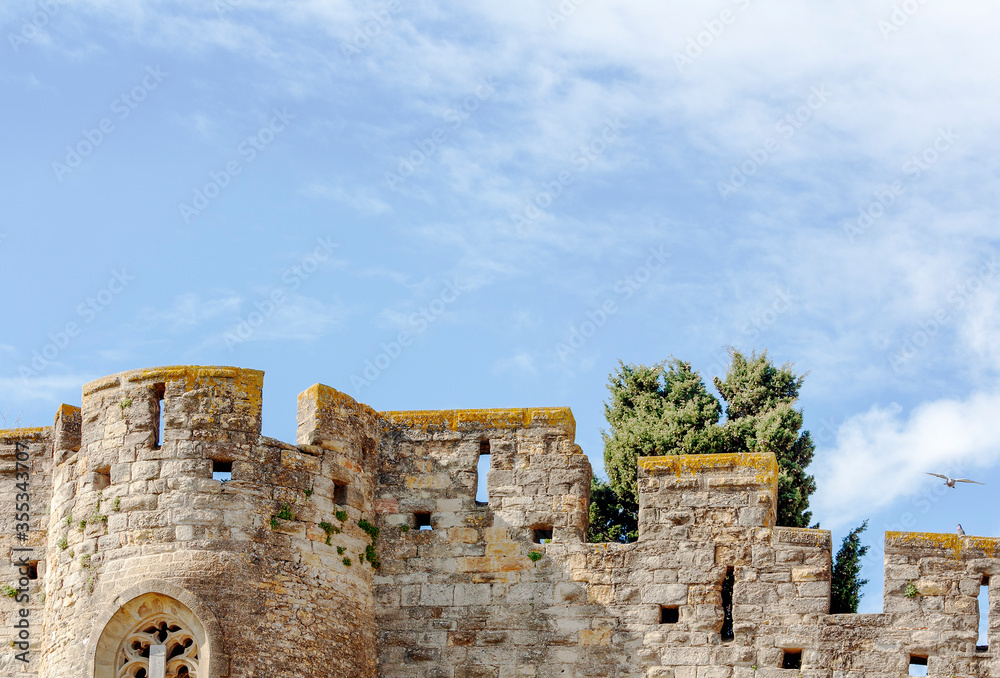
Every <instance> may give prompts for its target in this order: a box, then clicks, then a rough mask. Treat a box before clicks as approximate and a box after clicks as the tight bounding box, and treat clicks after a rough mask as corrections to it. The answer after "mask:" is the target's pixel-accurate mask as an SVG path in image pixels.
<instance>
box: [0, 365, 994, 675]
mask: <svg viewBox="0 0 1000 678" xmlns="http://www.w3.org/2000/svg"><path fill="white" fill-rule="evenodd" d="M262 385H263V374H262V373H260V372H258V371H254V370H241V369H238V368H230V367H190V366H188V367H165V368H154V369H150V370H134V371H131V372H125V373H121V374H118V375H112V376H110V377H106V378H103V379H99V380H96V381H94V382H91V383H89V384H87V385H85V386H84V388H83V397H82V407H80V408H76V407H71V406H69V405H64V406H62V407H60V408H59V410H58V412H57V414H56V418H55V423H54V426H53V427H51V428H45V429H18V430H13V431H0V483H3V485H0V492H2V493H4V494H3V496H7V497H10V498H11V499H12V500H13V498H14V497H15V495H16V492H15V488H14V487H13V482H14V480H15V477H14V474H15V473H16V471H17V465H16V461H17V455H18V453H19V451H20V450H22V449H23V450H25V452H24V453H23V455H22V456H24V455H27V456H30V464H31V470H30V473H31V476H32V488H33V490H32V491H33V493H34V494H33V505H32V509H31V525H30V528H31V529H30V531H29V532H28V536H27V544H28V545H30V546H31V547H32V549H33V552H34V553H36V554H37V560H38V561H40V562H39V565H38V575H39V578H38V580H37V582H35V583H33V584H30V585H27V588H28V590H29V591H30V594H31V595H30V601H29V602H28V603H26V604H27V607H28V608H29V610H30V614H32V615H35V617H34V618H35V619H36V620H38V624H37V625H36V626H35V627H33V628H34V629H35V633H36V635H34V636H33V638H32V643H33V645H32V647H33V652H32V655H33V659H32V662H31V663H30V664H29V665H28V667H27V668H28V669H29V670H28V671H27V672H23V671H22V672H20V673H18V675H24V676H26V677H27V676H37V677H38V678H55V677H57V676H58V677H59V678H62V676H66V675H81V674H82V675H83V676H85V677H86V678H121V676H120V675H119V673H120V669H121V666H122V665H121V664H120V663H119V662H120V661H122V657H124V656H125V655H122V654H120V651H121V652H123V651H124V650H120V648H122V647H124V646H123V645H122V643H123V642H124V638H126V637H130V636H129V634H132V633H139V634H140V635H141V633H144V632H145V631H143V628H145V627H143V628H139V627H138V626H137V624H140V622H141V621H142V619H146V618H148V619H159V620H170V621H169V623H170V624H175V625H176V626H177V628H178V629H184V633H187V634H189V635H188V636H185V637H189V638H190V639H191V643H192V644H190V645H189V646H188V647H187V649H176V648H175V653H174V654H172V655H168V657H167V669H168V673H169V674H170V675H172V676H173V675H175V674H176V671H177V670H179V667H180V666H181V664H183V663H184V662H188V663H187V664H185V666H187V667H188V669H189V671H188V675H189V676H194V675H197V676H199V677H200V676H205V677H208V676H212V677H215V676H219V677H222V676H234V677H240V678H244V677H245V678H251V677H252V676H261V675H268V676H279V677H284V676H300V675H310V676H338V677H339V676H345V677H346V676H352V677H353V676H376V675H378V676H383V677H385V678H390V677H397V676H398V677H404V676H405V677H407V678H432V677H434V678H436V677H439V676H444V677H447V678H461V677H473V676H475V677H483V676H490V677H491V678H513V677H515V676H517V677H520V676H534V677H537V678H540V677H545V676H558V677H559V678H574V677H589V676H613V677H615V678H626V677H627V678H631V677H633V676H635V677H639V676H651V677H656V678H751V677H753V678H762V677H766V676H773V677H776V678H777V677H779V676H786V675H795V674H793V673H790V672H789V670H788V669H783V668H781V665H782V663H783V662H784V661H786V660H787V661H792V662H794V663H796V664H797V665H800V667H801V668H800V669H799V670H798V671H797V672H796V673H797V674H798V675H802V676H808V677H816V678H821V677H822V678H859V677H861V676H866V677H871V678H890V677H892V678H895V677H896V676H900V675H905V673H906V671H907V668H908V665H909V661H910V658H911V656H915V657H926V658H927V663H928V668H929V670H930V674H929V675H944V676H951V675H954V676H963V677H964V678H984V677H986V676H1000V670H998V668H1000V667H998V661H1000V657H995V655H996V654H998V653H995V652H990V651H989V650H987V649H984V648H977V647H976V639H977V629H978V620H979V613H980V611H979V609H978V603H977V596H978V595H979V590H980V586H981V585H982V583H983V582H986V581H1000V558H998V555H1000V554H998V545H1000V540H997V539H994V538H985V537H974V536H967V537H958V536H956V535H933V534H922V533H893V532H890V533H888V534H887V535H886V548H885V590H884V609H885V612H884V613H881V614H877V615H830V614H829V606H830V579H831V550H832V544H831V537H830V533H829V532H828V531H825V530H814V529H802V528H787V527H777V526H775V517H776V496H777V495H776V492H777V464H776V461H775V459H774V457H773V456H771V455H761V454H744V455H701V456H687V457H684V456H679V457H661V458H643V459H640V462H639V478H638V487H639V506H640V515H639V531H640V538H639V541H637V542H635V543H631V544H590V543H587V542H586V534H587V527H588V518H589V515H588V506H589V493H590V478H591V468H590V464H589V462H588V460H587V458H586V456H585V455H584V454H583V452H582V450H581V449H580V448H579V446H577V445H576V443H575V441H574V435H575V421H574V419H573V415H572V413H571V412H570V411H569V410H568V409H566V408H520V409H506V410H448V411H441V412H428V411H415V412H384V413H378V412H375V411H374V410H372V409H371V408H369V407H368V406H366V405H363V404H361V403H358V402H356V401H355V400H353V399H352V398H350V397H349V396H347V395H345V394H343V393H341V392H339V391H336V390H335V389H332V388H330V387H327V386H323V385H319V384H317V385H315V386H312V387H310V388H309V389H307V390H306V391H304V392H303V393H302V394H301V395H300V397H299V401H298V415H297V424H298V430H297V434H296V444H294V445H293V444H290V443H286V442H282V441H278V440H274V439H272V438H267V437H262V436H261V435H260V417H261V407H260V404H261V393H262V391H261V389H262ZM161 410H162V417H161ZM483 454H489V459H490V468H489V471H488V473H487V478H486V485H487V493H488V501H487V502H485V503H480V502H477V501H476V491H477V486H478V481H479V477H478V470H477V466H478V463H479V460H480V458H481V456H482V455H483ZM217 472H222V473H231V479H228V480H226V481H225V482H223V481H222V480H219V479H217ZM222 477H225V476H222ZM11 520H12V517H6V518H4V521H5V523H4V524H5V525H6V526H7V527H8V530H7V531H5V536H4V537H3V538H4V539H6V540H7V544H6V545H7V546H8V549H13V547H14V544H13V542H12V541H11V539H12V537H11V535H13V534H14V533H15V530H14V529H13V527H14V525H13V523H12V522H11ZM375 528H377V529H378V532H377V537H376V536H375V535H376V532H375ZM10 552H11V553H12V554H13V553H15V552H14V551H13V550H11V551H10ZM376 565H377V566H378V569H376ZM7 567H8V568H9V569H8V570H7V571H6V574H5V576H6V577H7V581H11V582H14V583H16V582H17V579H16V576H17V575H16V573H15V569H16V568H15V560H14V558H13V557H12V558H11V559H10V561H9V565H8V566H7ZM998 589H1000V586H991V587H990V597H991V607H990V615H991V616H990V620H989V629H990V630H989V634H990V635H989V638H990V641H991V647H996V646H997V645H996V643H997V642H1000V638H998V636H1000V615H998V614H997V611H998V610H1000V591H998ZM42 590H44V591H45V596H44V602H42V597H41V596H39V595H38V594H39V593H41V591H42ZM18 609H19V605H18V604H15V602H14V601H13V600H12V599H4V600H0V613H2V614H3V615H5V619H6V621H7V622H12V621H13V619H14V617H13V615H15V614H17V610H18ZM144 615H148V616H144ZM730 619H731V621H729V620H730ZM142 623H145V622H142ZM157 623H159V622H157ZM4 628H6V629H8V631H7V633H10V632H11V629H13V626H12V623H5V624H4ZM81 648H83V649H84V650H83V651H81ZM789 657H792V658H793V659H788V658H789ZM15 661H16V660H15V659H14V658H13V654H11V655H9V656H8V657H5V658H4V659H2V660H0V673H2V672H4V671H6V672H7V673H12V672H16V671H17V670H18V669H22V668H24V667H22V666H20V665H18V664H15V663H14V662H15ZM134 661H138V662H140V663H141V662H142V661H146V660H145V659H143V658H142V657H139V658H138V659H135V660H134ZM171 662H173V664H171ZM129 666H138V664H130V665H129ZM171 666H172V667H173V668H172V669H171ZM171 671H173V673H170V672H171ZM127 675H129V677H130V678H134V675H133V674H127Z"/></svg>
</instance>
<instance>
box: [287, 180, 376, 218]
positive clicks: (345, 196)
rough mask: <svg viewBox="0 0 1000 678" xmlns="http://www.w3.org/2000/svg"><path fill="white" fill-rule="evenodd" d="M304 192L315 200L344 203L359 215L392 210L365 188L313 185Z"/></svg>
mask: <svg viewBox="0 0 1000 678" xmlns="http://www.w3.org/2000/svg"><path fill="white" fill-rule="evenodd" d="M302 192H303V193H304V194H305V195H308V196H310V197H313V198H323V199H325V200H332V201H334V202H340V203H343V204H345V205H347V206H348V207H350V208H351V209H353V210H354V211H356V212H358V213H359V214H364V215H375V214H383V213H385V212H388V211H390V210H391V208H390V207H389V205H388V204H386V203H385V202H383V201H382V200H379V199H378V198H376V197H375V196H373V195H372V193H371V191H369V190H367V189H363V188H352V189H351V190H346V189H344V187H343V186H339V185H338V186H331V185H328V184H321V183H312V184H309V185H307V186H306V187H305V188H303V189H302Z"/></svg>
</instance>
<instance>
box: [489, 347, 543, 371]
mask: <svg viewBox="0 0 1000 678" xmlns="http://www.w3.org/2000/svg"><path fill="white" fill-rule="evenodd" d="M493 373H494V374H513V375H515V376H521V375H532V376H534V375H536V374H538V368H537V367H536V366H535V358H534V357H533V356H532V355H531V354H530V353H528V352H527V351H519V352H517V353H515V354H514V355H512V356H510V357H508V358H501V359H500V360H497V361H496V362H495V363H493Z"/></svg>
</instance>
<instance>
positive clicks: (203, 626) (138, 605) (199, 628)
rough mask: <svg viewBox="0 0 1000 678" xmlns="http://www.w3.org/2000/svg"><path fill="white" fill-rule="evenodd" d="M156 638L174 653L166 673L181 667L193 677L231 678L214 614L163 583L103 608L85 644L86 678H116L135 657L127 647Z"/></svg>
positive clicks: (151, 582)
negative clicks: (172, 649)
mask: <svg viewBox="0 0 1000 678" xmlns="http://www.w3.org/2000/svg"><path fill="white" fill-rule="evenodd" d="M154 629H155V631H154ZM155 633H159V637H160V638H161V639H163V640H166V639H168V638H169V640H166V642H167V643H168V644H169V647H172V648H174V649H176V650H177V651H176V652H175V654H174V656H173V657H168V668H171V667H172V668H173V669H174V670H175V671H176V670H178V669H179V668H180V667H184V668H185V669H187V671H186V672H188V673H189V675H191V676H192V678H223V677H225V676H228V675H229V660H228V657H226V656H225V655H224V654H223V652H222V629H221V627H220V626H219V623H218V620H217V619H216V618H215V615H214V614H212V611H211V610H210V609H209V608H208V606H207V605H205V604H204V603H202V602H201V601H200V600H199V599H198V598H197V597H196V596H195V595H194V594H193V593H191V592H190V591H188V590H186V589H183V588H181V587H179V586H176V585H174V584H171V583H169V582H166V581H162V580H148V581H145V582H143V583H142V584H139V585H137V586H133V587H132V588H130V589H128V590H126V591H123V592H122V593H121V594H120V595H119V596H117V597H116V598H115V599H114V601H112V602H111V603H110V604H108V605H107V606H106V607H105V609H104V611H103V612H102V614H101V615H100V616H99V617H98V619H97V622H96V624H95V625H94V630H93V632H92V633H91V636H90V641H89V642H88V643H87V658H86V671H85V673H84V675H85V676H86V678H119V677H120V675H121V674H122V669H123V666H124V664H127V663H128V661H129V660H130V659H134V658H135V655H136V651H134V650H130V649H128V648H131V647H132V646H133V645H136V644H138V645H141V644H142V643H143V642H144V639H149V638H151V637H152V636H153V635H155ZM163 640H160V641H159V642H163ZM195 655H196V656H195ZM195 670H196V672H193V671H195ZM183 673H184V671H182V672H181V675H183ZM123 675H129V672H128V671H126V672H125V674H123ZM168 675H170V674H169V673H168Z"/></svg>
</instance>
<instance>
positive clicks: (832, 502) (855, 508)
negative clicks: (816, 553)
mask: <svg viewBox="0 0 1000 678" xmlns="http://www.w3.org/2000/svg"><path fill="white" fill-rule="evenodd" d="M998 409H1000V393H997V392H981V393H975V394H973V395H971V396H969V397H968V398H966V399H964V400H952V399H942V400H936V401H932V402H926V403H924V404H922V405H920V406H918V407H916V408H914V410H913V411H912V412H911V413H910V414H909V416H906V415H904V414H903V412H902V409H901V408H900V407H899V406H898V405H892V406H890V407H877V406H876V407H872V408H871V409H870V410H869V411H868V412H865V413H863V414H859V415H855V416H854V417H851V418H850V419H848V420H847V421H845V422H844V423H843V424H842V425H841V426H840V427H839V429H838V431H837V440H836V443H835V444H834V445H833V446H832V447H831V448H829V449H821V450H819V453H818V454H817V457H816V460H815V461H814V465H813V469H812V470H814V473H815V476H816V484H817V486H818V488H819V489H818V490H817V492H816V494H815V495H814V497H813V499H812V501H811V505H812V508H813V512H814V515H816V516H817V517H818V518H820V519H821V520H822V521H823V524H824V526H828V527H832V528H834V529H837V528H839V527H843V526H844V525H846V524H848V523H851V522H852V521H853V522H856V521H857V520H858V519H859V518H862V517H864V516H867V515H871V514H872V513H874V512H875V511H877V510H878V509H879V508H882V507H884V506H887V505H889V504H891V503H892V502H894V501H896V500H897V499H900V498H903V497H908V496H912V495H916V494H917V493H918V492H919V491H921V488H922V487H924V486H926V484H927V483H928V482H930V481H931V480H933V481H934V482H940V481H937V480H934V479H932V478H931V477H930V476H925V475H923V473H924V472H934V473H943V474H946V475H948V474H973V473H974V472H975V470H976V469H983V468H985V467H989V466H991V465H993V464H996V463H998V462H1000V424H998V423H997V418H996V412H997V411H998ZM966 477H968V476H966Z"/></svg>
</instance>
